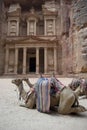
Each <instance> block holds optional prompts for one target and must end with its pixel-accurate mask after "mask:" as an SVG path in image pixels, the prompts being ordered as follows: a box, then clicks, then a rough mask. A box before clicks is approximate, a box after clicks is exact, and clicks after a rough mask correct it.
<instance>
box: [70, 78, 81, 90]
mask: <svg viewBox="0 0 87 130" xmlns="http://www.w3.org/2000/svg"><path fill="white" fill-rule="evenodd" d="M80 84H81V81H80V79H76V78H75V79H73V80H72V82H71V83H70V84H69V85H68V86H69V87H70V88H71V89H72V90H73V91H75V90H76V89H77V88H78V87H79V86H80Z"/></svg>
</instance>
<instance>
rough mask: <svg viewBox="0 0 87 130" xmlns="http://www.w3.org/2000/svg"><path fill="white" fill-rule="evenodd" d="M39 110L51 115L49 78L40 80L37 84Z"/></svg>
mask: <svg viewBox="0 0 87 130" xmlns="http://www.w3.org/2000/svg"><path fill="white" fill-rule="evenodd" d="M35 90H36V96H37V98H36V99H37V101H36V104H37V110H38V111H40V112H46V113H49V109H50V82H49V80H48V79H47V78H39V80H38V81H37V83H36V87H35Z"/></svg>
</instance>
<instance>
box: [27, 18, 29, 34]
mask: <svg viewBox="0 0 87 130" xmlns="http://www.w3.org/2000/svg"><path fill="white" fill-rule="evenodd" d="M27 35H29V21H28V20H27Z"/></svg>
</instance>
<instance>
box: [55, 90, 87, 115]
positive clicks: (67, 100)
mask: <svg viewBox="0 0 87 130" xmlns="http://www.w3.org/2000/svg"><path fill="white" fill-rule="evenodd" d="M75 101H76V96H75V94H74V93H73V92H72V90H70V89H68V88H66V89H64V90H63V91H62V92H61V93H60V102H59V108H58V112H59V113H60V114H70V113H79V112H84V111H86V109H85V108H84V107H83V106H80V105H79V106H78V105H77V106H76V105H75Z"/></svg>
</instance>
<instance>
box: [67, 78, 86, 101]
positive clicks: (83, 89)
mask: <svg viewBox="0 0 87 130" xmlns="http://www.w3.org/2000/svg"><path fill="white" fill-rule="evenodd" d="M79 86H80V87H81V91H80V93H79V96H81V95H85V96H86V98H87V80H86V79H85V78H74V79H73V80H72V81H71V83H70V84H69V87H70V88H71V89H72V90H73V91H75V90H76V89H77V88H78V87H79Z"/></svg>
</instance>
